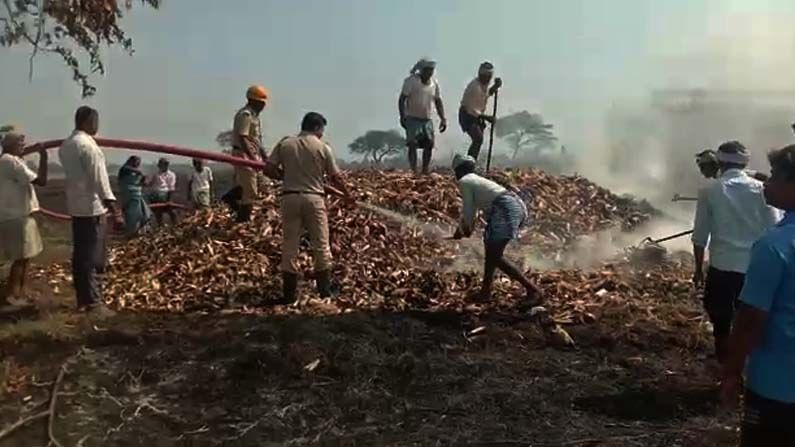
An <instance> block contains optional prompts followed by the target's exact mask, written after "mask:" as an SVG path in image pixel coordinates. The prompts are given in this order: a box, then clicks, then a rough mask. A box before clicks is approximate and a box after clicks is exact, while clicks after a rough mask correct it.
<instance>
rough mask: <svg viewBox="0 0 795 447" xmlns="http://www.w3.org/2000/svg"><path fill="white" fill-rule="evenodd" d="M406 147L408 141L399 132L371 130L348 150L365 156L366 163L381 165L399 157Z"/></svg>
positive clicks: (349, 146)
mask: <svg viewBox="0 0 795 447" xmlns="http://www.w3.org/2000/svg"><path fill="white" fill-rule="evenodd" d="M405 147H406V140H405V138H403V136H401V135H400V133H399V132H398V131H397V130H370V131H367V133H365V134H364V135H362V136H360V137H359V138H357V139H355V140H354V141H353V143H351V144H349V145H348V148H349V149H350V150H351V152H352V153H354V154H360V155H363V160H364V161H371V162H372V163H373V164H375V165H381V164H382V162H383V161H384V159H385V158H388V157H390V156H393V155H397V154H399V153H400V152H402V151H403V148H405Z"/></svg>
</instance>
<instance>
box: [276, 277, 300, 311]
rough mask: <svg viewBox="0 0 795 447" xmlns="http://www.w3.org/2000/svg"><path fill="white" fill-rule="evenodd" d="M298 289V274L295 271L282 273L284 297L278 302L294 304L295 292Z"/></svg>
mask: <svg viewBox="0 0 795 447" xmlns="http://www.w3.org/2000/svg"><path fill="white" fill-rule="evenodd" d="M297 290H298V275H296V274H295V273H287V272H283V273H282V298H281V299H280V300H279V301H277V304H284V305H288V304H293V303H294V302H295V294H296V291H297Z"/></svg>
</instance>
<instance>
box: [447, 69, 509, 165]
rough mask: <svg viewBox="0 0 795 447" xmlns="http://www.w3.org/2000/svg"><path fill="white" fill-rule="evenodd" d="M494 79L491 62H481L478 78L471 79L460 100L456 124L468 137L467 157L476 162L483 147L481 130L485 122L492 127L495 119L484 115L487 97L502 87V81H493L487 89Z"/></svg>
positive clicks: (484, 126) (498, 79)
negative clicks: (492, 83)
mask: <svg viewBox="0 0 795 447" xmlns="http://www.w3.org/2000/svg"><path fill="white" fill-rule="evenodd" d="M493 77H494V65H492V64H491V62H483V63H482V64H480V68H478V76H477V77H476V78H475V79H473V80H472V81H471V82H470V83H469V85H467V88H466V90H464V96H463V97H462V98H461V108H460V109H458V123H459V124H460V125H461V130H463V131H464V133H465V134H467V135H469V138H471V139H472V144H470V145H469V152H468V155H469V156H470V157H472V158H474V159H475V160H476V161H477V159H478V155H480V147H481V146H482V145H483V130H484V129H485V128H486V122H490V123H491V124H492V125H494V120H495V117H494V116H492V115H488V114H486V105H487V104H488V102H489V96H492V95H494V94H495V93H496V92H497V90H499V88H500V87H502V79H500V78H497V79H495V80H494V85H492V86H491V87H489V84H491V79H492V78H493Z"/></svg>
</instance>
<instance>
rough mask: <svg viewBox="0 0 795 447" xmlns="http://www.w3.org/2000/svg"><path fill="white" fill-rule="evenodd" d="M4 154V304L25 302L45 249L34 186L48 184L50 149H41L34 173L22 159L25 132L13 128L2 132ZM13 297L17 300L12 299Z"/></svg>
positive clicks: (0, 167)
mask: <svg viewBox="0 0 795 447" xmlns="http://www.w3.org/2000/svg"><path fill="white" fill-rule="evenodd" d="M1 144H2V147H3V153H2V155H0V260H6V261H11V270H10V271H9V272H8V280H7V281H6V286H5V289H4V290H2V291H0V306H5V305H8V304H21V303H19V302H17V301H16V300H19V299H22V298H24V294H25V279H26V277H27V271H28V266H29V265H30V260H31V258H33V257H35V256H36V255H38V254H39V253H41V252H42V250H43V248H44V247H43V244H42V242H41V234H40V233H39V227H38V225H37V224H36V219H34V218H33V213H35V212H36V211H38V210H39V201H38V199H37V197H36V190H34V189H33V185H37V186H44V185H46V184H47V151H46V150H45V149H41V148H39V168H38V171H37V172H33V171H32V170H31V169H30V168H29V167H28V165H26V164H25V161H24V160H23V159H22V152H23V149H24V148H25V135H23V134H22V133H19V132H18V131H16V130H10V131H8V132H7V133H5V134H4V135H2V143H1ZM12 300H13V301H12Z"/></svg>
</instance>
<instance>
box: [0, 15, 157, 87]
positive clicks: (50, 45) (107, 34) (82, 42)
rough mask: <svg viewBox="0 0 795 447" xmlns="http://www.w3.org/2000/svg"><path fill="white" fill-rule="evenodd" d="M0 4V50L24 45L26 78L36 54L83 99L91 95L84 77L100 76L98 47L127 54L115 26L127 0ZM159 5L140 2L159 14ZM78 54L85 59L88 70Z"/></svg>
mask: <svg viewBox="0 0 795 447" xmlns="http://www.w3.org/2000/svg"><path fill="white" fill-rule="evenodd" d="M120 1H121V0H119V1H117V0H0V2H2V9H1V10H0V14H2V15H0V24H1V25H2V31H1V32H0V45H2V46H4V47H12V46H14V45H29V46H30V47H31V53H30V58H29V71H28V77H29V78H30V79H32V78H33V61H34V59H35V58H36V55H37V54H38V53H47V54H54V55H57V56H59V57H60V58H61V59H62V60H63V62H64V63H65V64H66V66H67V67H68V68H69V69H71V71H72V79H74V81H75V82H77V83H78V84H80V86H81V88H82V95H83V97H84V98H85V97H88V96H91V95H93V94H94V93H95V92H96V90H97V89H96V87H94V86H93V85H91V82H90V80H89V77H90V75H91V74H93V73H99V74H100V75H102V74H104V73H105V65H104V63H103V62H102V55H101V54H100V49H101V45H103V44H105V45H109V46H119V47H121V48H122V50H124V51H125V52H126V53H128V54H130V55H132V54H133V45H132V39H130V38H129V37H127V34H126V33H125V32H124V30H122V28H121V27H120V26H119V19H121V18H122V15H123V11H125V10H129V9H130V8H132V4H133V0H123V6H119V3H120ZM162 1H163V0H140V2H141V4H143V5H145V6H150V7H152V8H159V7H160V5H161V3H162ZM78 53H85V54H86V55H87V56H88V69H87V70H86V67H85V65H84V64H83V63H82V62H81V60H80V59H81V58H80V57H78Z"/></svg>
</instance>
